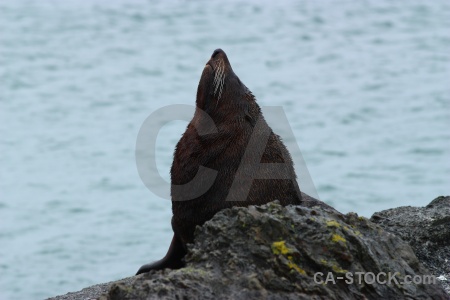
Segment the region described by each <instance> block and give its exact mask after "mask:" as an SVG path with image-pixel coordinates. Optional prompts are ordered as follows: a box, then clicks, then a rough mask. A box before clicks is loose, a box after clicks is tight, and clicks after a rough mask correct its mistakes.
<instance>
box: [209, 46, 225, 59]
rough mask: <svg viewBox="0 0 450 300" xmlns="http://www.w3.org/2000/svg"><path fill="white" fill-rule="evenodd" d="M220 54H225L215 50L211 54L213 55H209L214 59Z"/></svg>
mask: <svg viewBox="0 0 450 300" xmlns="http://www.w3.org/2000/svg"><path fill="white" fill-rule="evenodd" d="M220 53H223V54H225V52H224V51H223V50H222V49H220V48H219V49H216V50H214V52H213V54H212V55H211V58H214V57H216V56H217V55H218V54H220Z"/></svg>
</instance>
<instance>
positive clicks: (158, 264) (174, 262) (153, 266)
mask: <svg viewBox="0 0 450 300" xmlns="http://www.w3.org/2000/svg"><path fill="white" fill-rule="evenodd" d="M185 255H186V250H185V248H184V246H183V244H182V243H181V241H180V239H179V237H178V236H177V235H176V234H174V235H173V238H172V242H171V243H170V247H169V250H168V251H167V254H166V256H164V258H163V259H160V260H158V261H155V262H153V263H149V264H146V265H143V266H142V267H140V268H139V270H138V271H137V273H136V275H139V274H142V273H147V272H149V271H151V270H162V269H165V268H169V269H180V268H182V267H184V261H183V258H184V256H185Z"/></svg>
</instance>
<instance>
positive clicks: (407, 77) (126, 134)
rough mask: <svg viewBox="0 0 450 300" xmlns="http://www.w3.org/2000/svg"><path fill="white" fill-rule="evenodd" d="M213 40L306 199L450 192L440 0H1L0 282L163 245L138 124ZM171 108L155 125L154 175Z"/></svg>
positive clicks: (163, 159) (409, 199)
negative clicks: (300, 178)
mask: <svg viewBox="0 0 450 300" xmlns="http://www.w3.org/2000/svg"><path fill="white" fill-rule="evenodd" d="M278 2H279V3H278ZM216 48H222V49H223V50H225V51H226V53H227V55H228V58H229V60H230V62H231V64H232V67H233V69H234V71H235V73H236V74H238V76H239V77H240V79H241V80H242V82H244V83H245V85H247V86H248V87H249V89H250V90H251V91H252V92H253V93H254V95H255V96H256V98H257V99H258V103H259V104H260V105H261V106H263V107H267V106H281V107H282V108H283V110H284V111H285V113H286V116H287V119H288V121H289V126H290V128H292V131H293V133H294V136H295V141H294V143H296V144H297V145H298V146H299V148H300V150H301V154H302V155H303V158H304V160H305V162H306V166H302V165H300V166H299V165H297V166H296V167H297V171H298V169H299V168H300V169H302V170H305V169H306V170H307V171H308V172H309V174H310V177H311V178H312V181H313V182H314V185H315V188H316V190H317V192H318V194H319V196H320V199H321V200H323V201H325V202H327V203H329V204H331V205H333V206H334V207H336V208H337V209H338V210H340V211H342V212H344V213H346V212H349V211H354V212H357V213H358V214H360V215H363V216H365V217H370V216H371V214H372V213H373V212H375V211H379V210H383V209H387V208H391V207H397V206H402V205H413V206H424V205H426V204H427V203H429V202H430V201H431V200H432V199H433V198H434V197H436V196H439V195H448V194H450V184H449V183H450V182H449V174H450V131H449V127H450V2H449V1H444V0H442V1H439V0H433V1H378V0H377V1H325V0H320V1H298V2H285V1H281V2H280V1H277V2H276V3H274V2H269V1H267V2H264V3H261V2H259V1H258V2H257V1H251V2H250V3H249V2H244V1H232V2H229V1H216V2H206V1H197V2H187V1H186V2H184V1H176V2H167V1H139V0H133V1H117V0H114V1H101V0H94V1H51V0H43V1H6V0H5V1H1V2H0V121H1V124H0V167H1V168H0V170H1V171H0V299H42V298H45V297H49V296H54V295H57V294H63V293H66V292H69V291H76V290H79V289H81V288H83V287H86V286H88V285H92V284H95V283H100V282H106V281H111V280H115V279H120V278H123V277H126V276H130V275H132V274H134V273H135V272H136V271H137V269H138V268H139V267H140V266H141V265H142V264H144V263H148V262H150V261H152V260H155V259H159V258H161V257H162V256H163V255H164V254H165V251H166V250H167V248H168V245H169V243H170V239H171V236H172V230H171V226H170V218H171V204H170V201H168V200H166V199H162V198H159V197H158V196H156V195H154V194H153V193H152V192H151V191H149V190H148V189H147V188H146V186H145V185H144V183H142V181H141V179H140V177H139V175H138V171H137V168H136V164H135V144H136V139H137V136H138V132H139V129H140V127H141V125H142V124H143V122H144V120H145V119H146V118H147V117H148V116H149V115H150V114H151V113H152V112H154V111H156V110H157V109H160V108H161V107H164V106H166V105H172V104H185V105H194V103H195V95H196V88H197V84H198V81H199V78H200V74H201V72H202V69H203V66H204V65H205V63H206V62H207V60H208V59H209V57H210V55H211V54H212V52H213V51H214V49H216ZM186 124H187V122H186V121H176V120H174V121H172V122H169V123H168V124H167V125H165V126H164V127H163V128H162V129H161V131H160V132H159V135H158V136H157V144H156V162H157V167H158V170H159V171H160V173H161V176H163V178H165V179H166V180H167V181H168V180H169V169H170V165H171V162H172V155H173V149H174V146H175V144H176V142H177V141H178V140H179V138H180V136H181V134H182V133H183V131H184V129H185V126H186ZM271 125H272V126H275V125H276V124H273V123H272V124H271ZM277 133H279V134H280V135H281V136H282V138H283V132H277ZM284 139H285V140H286V139H288V140H286V143H287V144H289V143H291V144H292V142H293V141H292V140H289V138H288V137H286V136H285V137H284Z"/></svg>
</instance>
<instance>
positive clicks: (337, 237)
mask: <svg viewBox="0 0 450 300" xmlns="http://www.w3.org/2000/svg"><path fill="white" fill-rule="evenodd" d="M331 241H332V242H333V243H338V242H343V243H346V242H347V241H346V240H345V238H343V237H342V236H340V235H339V234H336V233H335V234H333V236H332V237H331Z"/></svg>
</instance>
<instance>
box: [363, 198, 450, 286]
mask: <svg viewBox="0 0 450 300" xmlns="http://www.w3.org/2000/svg"><path fill="white" fill-rule="evenodd" d="M370 220H371V221H372V222H375V223H377V224H379V225H380V226H381V227H383V228H384V229H385V230H386V231H388V232H392V233H394V234H396V235H398V236H399V237H401V238H402V239H403V240H404V241H406V242H408V243H409V244H410V245H411V247H412V248H413V250H414V252H415V253H416V255H417V258H418V259H419V260H420V262H421V263H423V264H424V265H425V267H427V268H428V269H429V270H430V271H431V273H432V274H433V275H434V276H436V277H437V278H439V281H440V282H441V283H442V285H443V287H444V288H445V290H446V292H447V293H448V294H450V197H449V196H447V197H438V198H436V199H434V200H433V201H432V202H431V203H430V204H428V205H427V206H425V207H411V206H405V207H398V208H392V209H388V210H384V211H381V212H377V213H374V214H373V216H372V217H371V219H370Z"/></svg>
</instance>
